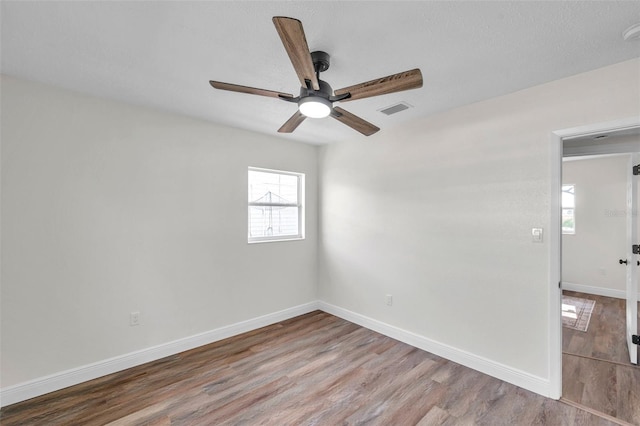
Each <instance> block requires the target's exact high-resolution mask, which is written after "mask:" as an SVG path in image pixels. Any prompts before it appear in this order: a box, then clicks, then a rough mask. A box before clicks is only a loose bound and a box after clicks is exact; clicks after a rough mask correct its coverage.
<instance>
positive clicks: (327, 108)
mask: <svg viewBox="0 0 640 426" xmlns="http://www.w3.org/2000/svg"><path fill="white" fill-rule="evenodd" d="M298 109H299V110H300V112H301V113H302V114H304V115H305V116H307V117H311V118H324V117H328V116H329V114H331V102H330V101H329V100H328V99H325V98H323V97H320V96H307V97H306V98H302V99H300V101H299V102H298Z"/></svg>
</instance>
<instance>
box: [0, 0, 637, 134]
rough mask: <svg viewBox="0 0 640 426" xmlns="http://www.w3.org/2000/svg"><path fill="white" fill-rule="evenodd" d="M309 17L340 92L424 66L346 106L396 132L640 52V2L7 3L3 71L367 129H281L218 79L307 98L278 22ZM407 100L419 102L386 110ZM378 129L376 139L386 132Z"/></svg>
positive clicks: (252, 123) (137, 97)
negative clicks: (413, 76)
mask: <svg viewBox="0 0 640 426" xmlns="http://www.w3.org/2000/svg"><path fill="white" fill-rule="evenodd" d="M273 16H289V17H294V18H297V19H300V20H301V21H302V23H303V25H304V29H305V33H306V37H307V41H308V44H309V47H310V49H311V50H324V51H326V52H328V53H329V54H330V55H331V60H332V62H331V67H330V69H329V70H328V71H326V72H325V73H323V74H322V78H323V79H324V80H326V81H328V82H329V83H330V84H331V85H332V87H333V88H334V89H338V88H341V87H345V86H349V85H352V84H355V83H360V82H363V81H368V80H371V79H374V78H378V77H383V76H386V75H389V74H394V73H397V72H400V71H405V70H409V69H412V68H416V67H418V68H420V69H421V70H422V74H423V77H424V87H423V88H421V89H416V90H411V91H407V92H401V93H395V94H390V95H384V96H379V97H374V98H370V99H362V100H357V101H353V102H348V103H344V104H342V106H343V107H344V108H345V109H347V110H349V111H350V112H352V113H354V114H357V115H359V116H360V117H362V118H364V119H366V120H368V121H370V122H372V123H374V124H376V125H378V126H379V127H380V128H381V129H382V130H381V132H380V133H382V132H384V131H385V129H388V128H391V127H394V126H398V125H400V124H401V123H402V122H404V121H406V120H411V119H414V118H416V117H422V116H427V115H430V114H435V113H438V112H441V111H445V110H448V109H451V108H455V107H459V106H461V105H465V104H469V103H473V102H477V101H480V100H483V99H488V98H491V97H495V96H499V95H502V94H506V93H510V92H514V91H517V90H520V89H523V88H527V87H531V86H534V85H537V84H541V83H544V82H548V81H552V80H556V79H559V78H563V77H566V76H569V75H573V74H577V73H580V72H584V71H588V70H592V69H596V68H600V67H603V66H606V65H609V64H614V63H617V62H622V61H625V60H628V59H631V58H636V57H639V56H640V42H638V41H635V42H625V41H623V39H622V35H621V34H622V32H623V31H624V30H625V29H626V28H628V27H629V26H631V25H633V24H635V23H637V22H640V2H639V1H602V2H593V1H578V2H573V1H572V2H565V1H562V2H560V1H544V2H543V1H532V2H525V1H512V2H507V1H499V2H485V1H471V2H460V1H443V2H432V1H429V2H427V1H423V2H417V1H412V2H398V1H386V2H356V1H342V2H325V1H316V2H308V1H282V2H267V1H260V2H245V1H235V2H220V1H215V2H214V1H211V2H202V1H201V2H182V1H170V2H169V1H166V2H163V1H144V2H133V1H130V2H111V1H92V2H88V1H87V2H85V1H76V2H58V1H46V2H25V1H6V0H3V1H2V3H1V20H2V21H1V37H2V38H1V48H2V57H1V59H2V62H1V71H2V73H4V74H8V75H12V76H16V77H21V78H26V79H31V80H36V81H41V82H45V83H50V84H53V85H56V86H61V87H64V88H68V89H72V90H76V91H79V92H84V93H88V94H92V95H97V96H101V97H105V98H111V99H117V100H121V101H125V102H130V103H134V104H139V105H146V106H150V107H154V108H160V109H163V110H168V111H173V112H176V113H179V114H184V115H188V116H194V117H199V118H202V119H205V120H210V121H214V122H217V123H222V124H226V125H229V126H233V127H239V128H244V129H249V130H253V131H257V132H262V133H265V134H269V135H277V136H279V137H282V138H288V139H293V140H298V141H302V142H309V143H317V144H322V143H327V142H333V141H340V140H342V139H345V138H353V137H361V138H364V136H361V135H360V134H359V133H356V132H355V131H354V130H352V129H350V128H349V127H346V126H344V125H342V124H341V123H339V122H338V121H336V120H333V119H331V118H325V119H307V120H306V121H305V122H304V123H302V124H301V125H300V127H298V129H297V130H296V131H295V132H294V133H293V134H291V135H281V134H278V133H277V132H276V131H277V129H278V128H279V127H280V126H281V125H282V124H283V123H284V122H285V121H286V120H287V119H288V118H289V117H290V116H291V115H292V114H293V113H294V112H295V109H296V105H295V104H291V103H287V102H282V101H279V100H277V99H272V98H265V97H261V96H252V95H246V94H241V93H232V92H225V91H219V90H214V89H212V88H211V87H210V86H209V83H208V81H209V80H219V81H223V82H229V83H235V84H241V85H247V86H252V87H258V88H264V89H269V90H276V91H281V92H286V93H292V94H294V95H297V93H298V90H299V83H298V79H297V76H296V74H295V72H294V70H293V67H292V66H291V63H290V62H289V59H288V57H287V54H286V52H285V50H284V48H283V46H282V43H281V42H280V39H279V37H278V34H277V33H276V31H275V28H274V26H273V23H272V21H271V18H272V17H273ZM400 101H404V102H406V103H408V104H410V105H412V106H413V107H414V108H412V109H409V110H406V111H403V112H400V113H398V114H396V115H392V116H386V115H384V114H382V113H381V112H379V110H380V109H382V108H384V107H387V106H390V105H393V104H395V103H397V102H400ZM375 137H376V136H375V135H374V136H372V137H371V138H375Z"/></svg>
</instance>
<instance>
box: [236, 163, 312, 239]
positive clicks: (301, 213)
mask: <svg viewBox="0 0 640 426" xmlns="http://www.w3.org/2000/svg"><path fill="white" fill-rule="evenodd" d="M252 171H256V172H263V173H273V174H277V175H287V176H295V177H297V178H298V197H297V198H298V202H297V203H289V204H282V203H256V202H251V201H248V203H247V242H248V243H249V244H253V243H271V242H278V241H298V240H304V238H305V234H304V228H305V221H304V201H305V198H304V197H305V191H304V187H305V176H304V173H298V172H291V171H285V170H274V169H265V168H261V167H251V166H250V167H249V168H248V170H247V194H249V191H250V187H249V185H250V183H249V173H250V172H252ZM269 206H271V207H297V209H298V234H297V235H283V236H268V237H252V236H251V214H250V213H249V210H250V209H251V207H269Z"/></svg>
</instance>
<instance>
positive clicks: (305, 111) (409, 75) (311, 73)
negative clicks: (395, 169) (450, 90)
mask: <svg viewBox="0 0 640 426" xmlns="http://www.w3.org/2000/svg"><path fill="white" fill-rule="evenodd" d="M273 23H274V25H275V26H276V31H277V32H278V34H279V35H280V39H281V40H282V44H283V45H284V48H285V50H286V51H287V54H288V55H289V59H290V60H291V63H292V64H293V68H294V69H295V71H296V74H297V75H298V78H299V79H300V84H301V85H302V87H300V95H299V96H297V97H294V96H293V95H291V94H289V93H281V92H276V91H273V90H265V89H257V88H254V87H247V86H241V85H238V84H231V83H222V82H220V81H209V83H210V84H211V86H213V87H214V88H216V89H220V90H229V91H232V92H240V93H248V94H252V95H260V96H269V97H272V98H277V99H281V100H283V101H287V102H294V103H297V104H298V111H296V112H295V114H293V115H292V116H291V118H289V120H287V122H286V123H284V124H283V125H282V127H280V129H278V132H280V133H291V132H293V131H294V130H295V129H296V128H297V127H298V126H299V125H300V123H302V122H303V121H304V120H305V119H306V118H307V117H312V118H323V117H327V116H329V115H330V116H331V117H333V118H335V119H336V120H338V121H340V122H341V123H343V124H346V125H347V126H349V127H351V128H352V129H354V130H357V131H358V132H360V133H362V134H363V135H365V136H370V135H372V134H374V133H375V132H377V131H378V130H380V129H379V128H378V127H376V126H374V125H373V124H371V123H369V122H368V121H366V120H363V119H362V118H360V117H358V116H356V115H353V114H351V113H350V112H348V111H346V110H344V109H342V108H340V107H338V106H335V107H334V106H333V103H334V102H347V101H353V100H356V99H362V98H368V97H371V96H378V95H385V94H388V93H395V92H401V91H403V90H409V89H417V88H419V87H422V73H421V72H420V70H419V69H417V68H416V69H413V70H410V71H404V72H401V73H398V74H393V75H389V76H386V77H382V78H378V79H376V80H371V81H367V82H364V83H360V84H356V85H353V86H349V87H345V88H342V89H338V90H336V91H333V90H332V89H331V86H330V85H329V83H327V82H326V81H323V80H320V73H321V72H323V71H326V70H327V69H329V54H327V53H325V52H321V51H317V52H311V53H309V46H308V45H307V39H306V37H305V35H304V30H303V28H302V22H300V21H299V20H297V19H294V18H287V17H283V16H275V17H274V18H273Z"/></svg>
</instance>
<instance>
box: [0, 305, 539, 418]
mask: <svg viewBox="0 0 640 426" xmlns="http://www.w3.org/2000/svg"><path fill="white" fill-rule="evenodd" d="M316 309H320V310H323V311H325V312H327V313H329V314H332V315H335V316H337V317H340V318H343V319H345V320H347V321H350V322H353V323H355V324H358V325H360V326H362V327H366V328H368V329H370V330H373V331H376V332H378V333H381V334H384V335H385V336H388V337H391V338H393V339H396V340H399V341H401V342H404V343H406V344H409V345H411V346H414V347H416V348H419V349H422V350H425V351H427V352H431V353H433V354H435V355H438V356H441V357H443V358H446V359H448V360H451V361H453V362H456V363H458V364H462V365H464V366H466V367H469V368H472V369H474V370H478V371H480V372H482V373H485V374H488V375H490V376H493V377H496V378H498V379H500V380H504V381H505V382H509V383H512V384H514V385H516V386H519V387H522V388H524V389H527V390H530V391H532V392H535V393H538V394H540V395H543V396H549V395H550V383H549V380H547V379H544V378H541V377H538V376H534V375H531V374H529V373H526V372H523V371H520V370H517V369H514V368H511V367H508V366H506V365H503V364H500V363H497V362H495V361H492V360H489V359H486V358H483V357H480V356H478V355H475V354H472V353H470V352H466V351H463V350H461V349H457V348H454V347H451V346H448V345H445V344H442V343H440V342H436V341H434V340H431V339H428V338H426V337H424V336H421V335H418V334H416V333H412V332H410V331H407V330H403V329H401V328H398V327H395V326H392V325H389V324H386V323H383V322H381V321H378V320H375V319H372V318H369V317H366V316H364V315H360V314H357V313H355V312H351V311H349V310H346V309H343V308H340V307H338V306H335V305H331V304H329V303H326V302H322V301H315V302H310V303H306V304H304V305H299V306H295V307H293V308H289V309H285V310H282V311H279V312H275V313H272V314H267V315H263V316H261V317H257V318H253V319H250V320H246V321H242V322H239V323H235V324H231V325H228V326H224V327H220V328H217V329H215V330H211V331H208V332H205V333H201V334H197V335H194V336H190V337H186V338H183V339H179V340H175V341H173V342H169V343H165V344H162V345H158V346H154V347H151V348H147V349H143V350H140V351H136V352H132V353H129V354H125V355H122V356H118V357H114V358H110V359H107V360H103V361H99V362H96V363H93V364H89V365H85V366H81V367H78V368H74V369H71V370H67V371H62V372H60V373H55V374H52V375H49V376H46V377H41V378H38V379H35V380H32V381H29V382H25V383H20V384H17V385H14V386H9V387H7V388H2V389H0V407H3V406H6V405H11V404H15V403H16V402H20V401H25V400H27V399H31V398H35V397H37V396H40V395H44V394H47V393H49V392H54V391H56V390H60V389H64V388H66V387H69V386H73V385H77V384H79V383H83V382H86V381H89V380H93V379H97V378H98V377H102V376H106V375H108V374H112V373H116V372H118V371H122V370H126V369H127V368H131V367H135V366H138V365H141V364H144V363H147V362H151V361H156V360H158V359H162V358H164V357H167V356H171V355H175V354H177V353H180V352H184V351H187V350H190V349H194V348H197V347H200V346H203V345H207V344H210V343H213V342H217V341H219V340H222V339H226V338H228V337H232V336H236V335H238V334H241V333H245V332H247V331H251V330H255V329H258V328H260V327H265V326H267V325H270V324H274V323H277V322H280V321H284V320H286V319H289V318H293V317H296V316H298V315H303V314H306V313H309V312H312V311H314V310H316Z"/></svg>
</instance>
